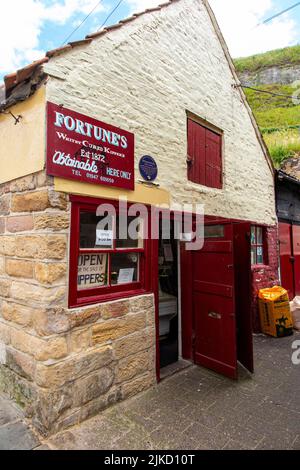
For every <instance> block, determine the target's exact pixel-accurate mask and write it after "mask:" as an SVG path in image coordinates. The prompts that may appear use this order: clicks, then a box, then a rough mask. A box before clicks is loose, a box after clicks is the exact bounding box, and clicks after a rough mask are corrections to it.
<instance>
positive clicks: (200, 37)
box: [45, 0, 276, 224]
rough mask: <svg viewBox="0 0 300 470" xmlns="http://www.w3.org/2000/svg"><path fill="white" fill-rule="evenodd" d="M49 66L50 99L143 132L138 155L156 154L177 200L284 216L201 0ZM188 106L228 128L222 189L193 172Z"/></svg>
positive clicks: (257, 217)
mask: <svg viewBox="0 0 300 470" xmlns="http://www.w3.org/2000/svg"><path fill="white" fill-rule="evenodd" d="M45 70H46V71H47V72H48V73H49V74H50V75H51V76H52V78H51V79H50V81H49V83H48V86H47V99H48V101H52V102H55V103H57V104H61V103H63V104H64V105H65V106H66V107H69V108H71V109H74V110H76V111H79V112H82V113H83V114H86V115H89V116H93V117H95V118H96V119H99V120H101V121H104V122H107V123H110V124H113V125H116V126H118V127H121V128H123V129H127V130H130V131H132V132H134V133H135V135H136V163H137V162H138V160H139V158H140V156H142V155H145V154H149V155H153V156H154V157H155V158H156V159H157V161H158V164H159V180H158V182H159V183H160V185H161V187H162V188H165V189H167V190H168V191H170V192H171V195H172V201H173V202H180V203H191V202H195V201H198V202H199V203H204V204H205V207H206V209H205V212H206V214H209V215H219V216H224V217H230V218H238V219H243V220H252V221H257V222H261V223H267V224H273V223H275V222H276V215H275V200H274V184H273V176H272V173H271V170H270V168H269V167H268V164H267V162H266V160H265V157H264V155H263V152H262V149H261V146H260V144H259V142H258V140H257V138H256V135H255V131H254V128H253V126H252V123H251V120H250V117H249V115H248V112H247V110H246V108H245V106H244V104H243V102H242V100H241V97H240V94H239V92H238V91H237V90H235V89H234V88H233V87H232V85H233V84H234V83H235V82H234V78H233V76H232V73H231V71H230V68H229V66H228V62H227V60H226V58H225V55H224V52H223V49H222V47H221V45H220V43H219V41H218V39H217V36H216V33H215V31H214V29H213V26H212V24H211V22H210V18H209V16H208V13H207V11H206V9H205V7H204V6H203V4H202V2H201V0H181V1H178V2H175V3H173V4H171V5H170V6H168V7H166V8H163V9H162V10H160V11H156V12H153V13H149V14H146V15H143V16H140V17H138V18H137V19H136V20H135V21H132V22H129V23H127V24H125V25H124V26H123V27H121V28H119V29H116V30H112V31H110V32H109V33H107V34H106V35H104V36H102V37H99V38H97V39H95V40H94V41H93V42H92V43H91V44H90V45H87V46H82V47H80V48H75V49H73V50H71V51H70V52H67V53H64V54H62V55H61V56H58V57H55V58H53V59H51V61H50V62H49V64H48V65H46V66H45ZM57 73H58V74H59V75H60V76H62V74H63V76H64V77H65V79H64V80H61V79H57V78H54V75H55V74H57ZM186 110H189V111H191V112H193V113H195V114H197V115H199V116H200V117H201V118H204V119H206V120H208V121H210V122H211V123H213V124H215V125H216V126H218V127H219V128H221V129H223V130H224V135H225V151H224V152H225V153H224V172H225V173H224V189H223V190H222V191H220V190H214V189H208V188H204V187H201V186H198V185H195V184H193V183H190V182H188V181H187V176H186V175H187V170H186V156H187V155H186V152H187V142H186V141H187V139H186ZM136 175H137V179H138V176H139V174H138V172H137V173H136Z"/></svg>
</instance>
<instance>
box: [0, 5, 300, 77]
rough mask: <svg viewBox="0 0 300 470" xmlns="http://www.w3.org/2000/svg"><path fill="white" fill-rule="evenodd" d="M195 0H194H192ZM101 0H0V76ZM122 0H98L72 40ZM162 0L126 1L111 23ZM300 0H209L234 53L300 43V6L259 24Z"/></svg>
mask: <svg viewBox="0 0 300 470" xmlns="http://www.w3.org/2000/svg"><path fill="white" fill-rule="evenodd" d="M191 1H193V0H191ZM97 2H98V0H0V5H1V18H2V21H1V28H0V80H1V79H2V78H3V76H4V75H6V74H8V73H11V72H14V71H16V70H17V69H19V68H21V67H23V66H25V65H26V64H28V63H30V62H32V61H33V60H36V59H40V58H42V57H43V56H44V55H45V51H47V50H51V49H54V48H56V47H59V46H61V45H62V44H64V42H65V40H66V39H67V37H68V36H69V35H70V34H71V33H72V31H73V30H74V29H75V28H76V27H77V26H78V25H79V23H80V22H81V21H82V20H83V18H84V17H85V16H86V15H87V14H88V13H90V11H91V10H92V9H93V8H95V7H96V5H97ZM118 2H119V0H102V1H101V0H100V2H99V4H98V6H97V8H96V9H95V11H94V12H93V14H92V15H91V16H90V17H89V18H88V20H87V21H86V22H85V23H84V25H83V26H82V27H80V28H79V30H77V31H76V32H75V33H74V35H73V36H72V37H71V39H70V40H72V41H73V40H77V39H82V38H84V37H85V35H86V34H89V33H90V32H95V31H97V30H98V29H99V28H100V27H101V25H102V24H103V22H104V21H105V19H106V18H107V16H108V15H109V14H110V13H111V12H112V10H113V8H114V7H115V6H116V5H117V4H118ZM163 2H164V0H123V2H122V4H121V5H120V7H119V8H118V9H117V10H116V12H115V13H114V14H113V15H112V16H111V17H110V19H109V21H108V22H107V25H109V24H114V23H116V22H118V21H119V20H120V19H122V18H125V17H127V16H129V15H131V14H132V13H133V12H135V11H141V10H144V9H146V8H149V7H152V6H156V5H158V4H159V3H163ZM294 3H296V0H210V4H211V6H212V8H213V10H214V12H215V14H216V16H217V19H218V22H219V24H220V27H221V30H222V32H223V34H224V36H225V39H226V41H227V44H228V46H229V50H230V52H231V55H232V56H233V57H241V56H247V55H252V54H256V53H260V52H265V51H268V50H271V49H276V48H281V47H286V46H289V45H294V44H298V43H300V6H298V7H297V8H295V9H294V10H292V11H291V12H290V13H286V14H285V15H283V16H281V17H280V18H278V19H276V20H274V21H273V22H272V23H270V24H268V25H263V26H258V27H256V26H257V25H258V24H259V23H261V22H262V21H263V20H264V19H266V18H268V17H269V16H271V15H273V14H274V13H277V12H279V11H281V10H283V9H285V8H287V7H289V6H291V5H293V4H294Z"/></svg>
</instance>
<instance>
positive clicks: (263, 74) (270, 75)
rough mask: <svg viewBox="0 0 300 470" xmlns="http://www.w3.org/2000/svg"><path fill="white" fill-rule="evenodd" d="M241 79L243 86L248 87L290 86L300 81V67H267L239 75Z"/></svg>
mask: <svg viewBox="0 0 300 470" xmlns="http://www.w3.org/2000/svg"><path fill="white" fill-rule="evenodd" d="M239 79H240V81H241V83H242V84H243V85H248V86H259V85H272V84H276V83H279V84H281V85H290V84H292V83H294V82H296V81H297V80H300V65H293V66H290V67H289V66H281V67H267V68H264V69H261V70H258V71H256V72H241V73H239Z"/></svg>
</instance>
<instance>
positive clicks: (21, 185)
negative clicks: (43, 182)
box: [10, 175, 36, 193]
mask: <svg viewBox="0 0 300 470" xmlns="http://www.w3.org/2000/svg"><path fill="white" fill-rule="evenodd" d="M35 188H36V185H35V180H34V175H28V176H24V177H23V178H18V179H17V180H14V181H12V182H11V183H10V191H11V192H12V193H18V192H19V193H21V192H23V191H31V190H32V189H35Z"/></svg>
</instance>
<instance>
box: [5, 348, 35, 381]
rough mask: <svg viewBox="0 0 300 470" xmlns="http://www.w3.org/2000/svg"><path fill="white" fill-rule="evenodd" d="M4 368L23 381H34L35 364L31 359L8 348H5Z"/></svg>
mask: <svg viewBox="0 0 300 470" xmlns="http://www.w3.org/2000/svg"><path fill="white" fill-rule="evenodd" d="M6 366H7V367H9V368H10V369H11V370H13V371H14V372H16V374H18V375H20V376H21V377H24V379H27V380H30V381H32V380H33V379H34V372H35V362H34V360H33V359H32V357H31V356H29V355H28V354H24V353H22V352H20V351H16V350H15V349H13V348H11V347H9V346H8V347H7V348H6Z"/></svg>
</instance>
